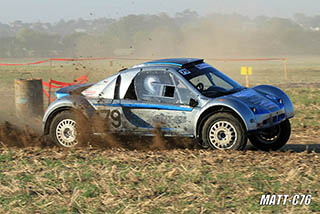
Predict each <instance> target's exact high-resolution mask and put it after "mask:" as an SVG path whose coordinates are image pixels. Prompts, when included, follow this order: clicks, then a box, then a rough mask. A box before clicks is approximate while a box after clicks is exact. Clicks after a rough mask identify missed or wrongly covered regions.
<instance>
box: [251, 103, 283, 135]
mask: <svg viewBox="0 0 320 214" xmlns="http://www.w3.org/2000/svg"><path fill="white" fill-rule="evenodd" d="M286 119H287V115H286V112H285V109H284V108H282V109H280V110H278V111H274V112H270V113H266V114H257V115H255V125H256V129H265V128H270V127H272V126H275V125H277V124H279V123H281V122H283V121H285V120H286ZM250 131H251V130H250ZM252 131H254V130H252Z"/></svg>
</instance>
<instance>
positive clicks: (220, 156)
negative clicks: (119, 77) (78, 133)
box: [0, 149, 320, 213]
mask: <svg viewBox="0 0 320 214" xmlns="http://www.w3.org/2000/svg"><path fill="white" fill-rule="evenodd" d="M0 162H1V173H0V175H1V179H0V189H1V190H2V191H1V193H0V210H1V212H2V213H4V212H5V213H19V212H22V211H23V212H26V213H33V212H41V213H117V212H118V213H126V212H132V213H201V212H203V213H213V212H215V213H217V212H218V213H226V212H238V213H248V212H251V213H265V212H267V213H270V212H290V210H292V209H294V211H295V213H311V212H312V211H317V212H320V207H319V205H320V200H319V196H320V192H319V191H318V190H319V189H320V183H319V173H320V170H319V167H318V166H319V163H320V160H319V156H317V154H314V153H313V154H306V153H301V154H292V153H286V155H283V154H280V153H262V152H247V153H243V152H226V153H221V152H214V151H197V150H195V151H190V150H180V151H177V150H173V151H159V152H137V151H126V150H108V151H99V150H90V151H83V150H76V151H62V150H44V151H43V150H39V149H29V150H25V151H23V150H11V151H7V150H2V151H1V152H0ZM8 169H10V170H8ZM267 193H277V194H290V195H294V194H299V193H300V194H312V196H313V198H312V203H311V205H310V206H308V207H306V206H296V207H293V206H291V205H287V206H274V207H272V206H263V207H261V206H259V200H260V197H261V195H262V194H267Z"/></svg>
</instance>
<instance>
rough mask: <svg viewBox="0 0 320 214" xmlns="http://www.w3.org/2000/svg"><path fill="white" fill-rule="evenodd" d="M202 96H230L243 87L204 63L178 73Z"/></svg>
mask: <svg viewBox="0 0 320 214" xmlns="http://www.w3.org/2000/svg"><path fill="white" fill-rule="evenodd" d="M179 72H180V73H181V74H183V75H184V77H185V78H186V79H187V80H188V81H189V82H190V83H191V84H192V85H193V86H194V87H195V88H196V89H197V90H198V91H199V92H200V93H201V94H202V95H204V96H207V97H218V96H223V95H227V94H232V93H235V92H238V91H240V90H242V89H243V88H244V87H242V86H241V85H239V84H238V83H237V82H235V81H233V80H232V79H231V78H229V77H228V76H226V75H225V74H223V73H221V72H220V71H218V70H216V69H215V68H213V67H211V66H210V65H208V64H206V63H202V64H199V65H195V66H193V67H191V68H187V69H182V70H180V71H179Z"/></svg>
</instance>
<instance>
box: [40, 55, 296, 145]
mask: <svg viewBox="0 0 320 214" xmlns="http://www.w3.org/2000/svg"><path fill="white" fill-rule="evenodd" d="M56 96H57V98H58V99H56V100H55V101H54V102H53V103H52V104H51V105H50V106H49V107H48V109H47V110H46V112H45V115H44V118H43V131H44V134H45V135H49V136H50V137H51V139H52V140H53V141H54V142H55V143H56V144H58V145H60V146H63V147H74V146H76V145H77V144H79V142H80V141H81V140H83V138H80V137H79V136H80V135H81V134H82V133H83V130H85V131H86V135H88V136H89V135H91V134H103V133H102V132H111V133H115V134H119V135H122V134H123V135H140V136H152V135H153V133H154V127H155V126H159V127H161V131H162V134H163V135H164V136H185V137H190V138H194V139H196V141H197V142H199V143H200V145H201V146H202V147H204V148H208V147H211V148H212V149H219V150H229V149H233V150H242V149H244V148H245V146H246V144H247V141H248V138H249V139H250V141H251V143H252V144H253V145H254V146H255V147H257V148H258V149H261V150H277V149H279V148H281V147H282V146H284V145H285V144H286V142H287V141H288V140H289V137H290V133H291V128H290V122H289V119H290V118H292V117H293V116H294V108H293V104H292V102H291V101H290V98H289V97H288V96H287V95H286V94H285V93H284V92H283V91H282V90H280V89H278V88H276V87H274V86H270V85H259V86H256V87H253V88H246V87H243V86H241V85H239V84H238V83H237V82H235V81H233V80H232V79H231V78H229V77H228V76H226V75H225V74H223V73H222V72H220V71H218V70H217V69H215V68H213V67H212V66H210V65H209V64H207V63H205V62H204V60H203V59H191V58H177V59H161V60H156V61H151V62H146V63H143V64H139V65H136V66H133V67H132V68H130V69H124V70H121V71H120V72H118V73H116V74H114V75H112V76H110V77H108V78H106V79H104V80H102V81H100V82H98V83H95V84H85V85H73V86H70V87H66V88H62V89H60V90H58V91H57V92H56ZM77 115H78V116H77ZM79 115H80V116H79ZM80 118H81V120H82V121H85V122H84V123H83V124H82V125H81V128H80V127H79V126H77V124H79V123H80V122H79V121H80ZM97 121H100V122H99V123H96V122H97ZM97 124H99V126H100V127H98V125H97ZM101 124H102V125H101ZM101 126H103V127H104V128H102V129H101ZM84 139H86V140H88V138H84Z"/></svg>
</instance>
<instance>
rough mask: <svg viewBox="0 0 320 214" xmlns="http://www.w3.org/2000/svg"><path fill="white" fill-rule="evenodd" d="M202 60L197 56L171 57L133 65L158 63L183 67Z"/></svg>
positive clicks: (143, 65) (142, 65)
mask: <svg viewBox="0 0 320 214" xmlns="http://www.w3.org/2000/svg"><path fill="white" fill-rule="evenodd" d="M201 62H203V59H197V58H171V59H159V60H154V61H150V62H145V63H142V64H140V65H136V66H134V67H145V66H154V65H159V66H163V65H164V66H178V67H183V66H186V65H188V64H193V63H201Z"/></svg>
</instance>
